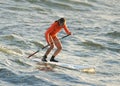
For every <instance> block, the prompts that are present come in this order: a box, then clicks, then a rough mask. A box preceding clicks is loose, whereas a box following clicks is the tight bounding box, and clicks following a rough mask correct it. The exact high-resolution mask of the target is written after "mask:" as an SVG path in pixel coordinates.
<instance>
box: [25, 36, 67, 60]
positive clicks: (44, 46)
mask: <svg viewBox="0 0 120 86" xmlns="http://www.w3.org/2000/svg"><path fill="white" fill-rule="evenodd" d="M67 36H69V35H66V36H63V37H61V38H60V40H61V39H63V38H66V37H67ZM48 46H49V44H48V45H46V46H44V47H43V48H42V49H44V48H46V47H48ZM39 51H40V49H39V50H37V51H36V52H34V53H32V54H31V55H29V56H28V57H27V58H30V57H31V56H33V55H35V54H36V53H38V52H39Z"/></svg>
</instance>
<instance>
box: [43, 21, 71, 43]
mask: <svg viewBox="0 0 120 86" xmlns="http://www.w3.org/2000/svg"><path fill="white" fill-rule="evenodd" d="M62 28H64V30H65V32H66V34H68V35H70V34H71V32H70V31H69V29H68V28H67V26H66V24H64V25H63V26H60V25H59V23H58V22H57V21H55V22H54V23H53V24H52V25H51V26H50V27H49V28H48V29H47V31H46V32H45V37H46V40H47V43H48V44H50V42H51V41H50V36H51V37H52V38H54V37H56V36H57V34H58V32H60V31H61V30H62Z"/></svg>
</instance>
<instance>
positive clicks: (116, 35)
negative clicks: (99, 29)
mask: <svg viewBox="0 0 120 86" xmlns="http://www.w3.org/2000/svg"><path fill="white" fill-rule="evenodd" d="M106 36H109V37H112V38H120V32H118V31H113V32H109V33H107V34H106Z"/></svg>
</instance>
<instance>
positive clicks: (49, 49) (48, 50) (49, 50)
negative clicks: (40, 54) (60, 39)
mask: <svg viewBox="0 0 120 86" xmlns="http://www.w3.org/2000/svg"><path fill="white" fill-rule="evenodd" d="M53 48H54V45H53V44H51V45H50V48H48V49H47V51H46V53H45V55H46V56H47V55H48V54H49V53H50V52H51V50H52V49H53Z"/></svg>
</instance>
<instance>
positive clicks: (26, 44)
mask: <svg viewBox="0 0 120 86" xmlns="http://www.w3.org/2000/svg"><path fill="white" fill-rule="evenodd" d="M119 7H120V1H119V0H0V86H119V84H120V68H119V67H120V8H119ZM60 17H65V18H66V20H67V26H68V28H69V29H70V31H71V32H72V35H71V36H69V37H67V38H64V39H62V40H61V41H62V45H63V50H62V51H61V53H60V54H59V55H58V56H57V58H56V59H57V60H59V61H60V62H64V63H72V64H77V65H91V66H94V67H95V70H96V73H95V74H89V73H83V72H81V71H75V70H69V69H66V68H60V67H55V68H54V69H53V71H40V70H38V69H37V68H36V65H37V64H36V65H35V64H33V61H32V60H30V59H28V58H26V57H27V56H29V55H30V54H31V53H33V52H35V51H36V50H38V49H39V48H40V52H39V53H37V54H36V55H34V56H32V57H31V58H36V57H37V58H41V56H43V54H44V53H45V51H46V49H44V50H42V49H41V47H42V46H43V45H46V44H47V43H46V41H45V38H44V32H45V31H46V29H47V28H48V27H49V26H50V25H51V24H52V23H53V22H54V21H55V20H57V19H59V18H60ZM64 35H66V33H65V32H64V31H61V33H59V34H58V37H59V38H61V37H62V36H64ZM52 53H53V52H51V54H50V55H49V57H48V60H49V59H50V57H51V55H52Z"/></svg>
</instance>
